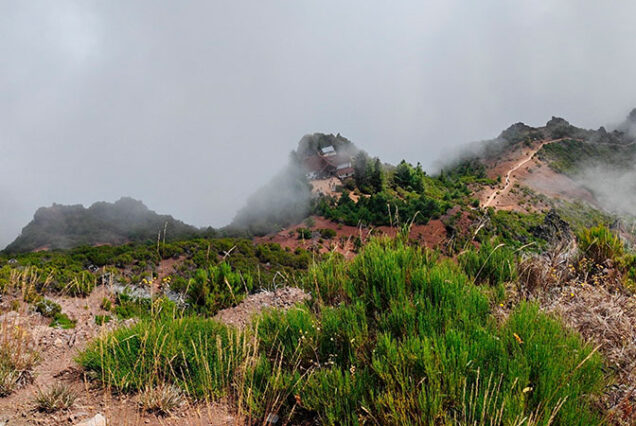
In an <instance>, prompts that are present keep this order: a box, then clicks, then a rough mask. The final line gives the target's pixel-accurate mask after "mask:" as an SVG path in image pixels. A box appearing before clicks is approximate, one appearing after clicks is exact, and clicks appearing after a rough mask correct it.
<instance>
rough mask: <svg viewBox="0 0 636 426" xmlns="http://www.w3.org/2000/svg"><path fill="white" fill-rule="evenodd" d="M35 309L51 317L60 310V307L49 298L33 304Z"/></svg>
mask: <svg viewBox="0 0 636 426" xmlns="http://www.w3.org/2000/svg"><path fill="white" fill-rule="evenodd" d="M35 310H36V311H37V312H39V313H40V314H42V316H44V317H47V318H53V317H55V316H56V315H59V314H60V313H61V312H62V307H61V306H60V305H59V304H58V303H55V302H54V301H52V300H50V299H42V300H40V301H39V302H37V303H36V305H35Z"/></svg>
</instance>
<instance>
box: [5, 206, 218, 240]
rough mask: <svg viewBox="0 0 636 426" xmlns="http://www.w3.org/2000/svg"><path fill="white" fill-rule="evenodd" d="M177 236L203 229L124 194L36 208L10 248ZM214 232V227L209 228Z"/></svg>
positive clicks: (184, 235) (192, 234)
mask: <svg viewBox="0 0 636 426" xmlns="http://www.w3.org/2000/svg"><path fill="white" fill-rule="evenodd" d="M164 231H165V238H166V239H167V240H174V239H179V238H189V237H194V236H197V235H199V234H200V233H201V232H202V231H200V230H199V229H197V228H195V227H193V226H190V225H187V224H185V223H183V222H181V221H179V220H177V219H175V218H173V217H172V216H170V215H160V214H157V213H155V212H154V211H152V210H150V209H148V207H146V206H145V205H144V204H143V203H142V202H141V201H138V200H134V199H132V198H127V197H123V198H121V199H119V200H118V201H116V202H114V203H108V202H97V203H94V204H93V205H91V206H90V207H88V208H86V207H84V206H82V205H79V204H78V205H72V206H64V205H60V204H53V206H51V207H42V208H40V209H38V210H37V211H36V212H35V215H34V216H33V220H32V221H31V222H30V223H29V224H28V225H27V226H25V227H24V228H23V229H22V232H21V234H20V236H19V237H18V238H16V239H15V241H13V242H12V243H11V244H9V245H8V246H7V248H6V251H7V252H18V251H32V250H40V249H47V250H53V249H66V248H72V247H76V246H80V245H90V246H92V245H102V244H109V245H117V244H123V243H127V242H143V241H148V240H156V239H157V236H158V234H159V233H161V238H164ZM208 232H211V231H208Z"/></svg>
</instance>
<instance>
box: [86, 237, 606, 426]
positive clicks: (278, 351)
mask: <svg viewBox="0 0 636 426" xmlns="http://www.w3.org/2000/svg"><path fill="white" fill-rule="evenodd" d="M495 252H497V251H495ZM502 253H503V252H502ZM489 254H490V253H488V254H485V255H482V256H481V257H480V258H481V259H485V258H488V255H489ZM490 259H493V257H492V256H491V257H490ZM496 259H498V258H495V259H493V260H492V262H493V263H497V262H498V261H499V260H496ZM509 259H510V258H509V257H508V255H506V256H505V257H502V259H500V260H501V261H503V262H506V261H508V260H509ZM471 262H475V264H477V263H479V261H478V260H474V259H472V260H471V261H470V262H467V263H466V264H465V265H464V269H466V270H467V271H474V270H475V269H476V267H473V266H467V265H468V264H469V263H470V264H471V265H472V263H471ZM460 263H461V262H460ZM489 271H490V272H488V274H487V276H488V277H489V278H488V280H484V281H487V282H489V283H490V278H492V279H493V280H494V281H496V282H499V281H501V280H505V279H508V278H510V277H511V275H509V273H508V272H507V269H506V267H505V266H496V265H495V266H493V267H492V268H490V267H489ZM471 275H472V272H471ZM480 275H481V274H475V276H476V278H479V276H480ZM473 281H476V282H479V281H482V280H480V279H474V278H473V279H472V280H471V279H470V278H469V277H468V276H466V275H465V273H464V272H463V270H462V268H461V267H460V266H459V265H458V264H456V263H454V262H452V261H450V260H438V259H437V257H436V256H433V255H431V254H430V253H428V252H426V251H422V250H420V249H418V248H415V247H411V246H408V245H406V244H405V243H404V242H403V241H402V240H401V239H397V240H372V241H371V242H370V243H369V244H368V245H367V246H365V247H364V248H363V249H362V251H361V253H360V254H359V255H358V256H357V257H356V258H355V259H354V260H353V261H350V262H349V261H345V260H343V259H342V258H341V257H339V256H337V255H333V256H331V257H330V258H329V259H328V260H326V261H325V262H322V263H318V264H317V265H315V266H314V267H312V268H311V270H310V272H309V274H308V276H307V279H306V283H307V288H308V289H309V290H311V291H313V292H314V294H313V296H314V298H313V300H314V301H313V302H311V303H309V304H307V305H304V306H300V307H298V308H296V309H291V310H287V311H284V312H283V311H278V310H271V311H269V312H266V313H265V314H264V315H262V316H261V318H260V319H258V320H256V321H255V323H254V324H253V325H252V326H251V327H248V328H247V329H246V330H245V331H237V330H235V329H233V328H231V327H228V326H225V325H222V324H219V323H217V322H215V321H213V320H209V319H205V318H201V317H184V318H179V317H176V318H174V317H172V318H171V317H163V318H155V319H152V320H143V321H141V322H139V323H138V324H136V325H134V326H132V327H129V328H123V329H119V330H116V331H114V332H113V333H111V334H109V335H108V336H106V337H103V338H101V339H98V340H96V341H95V342H93V343H92V344H91V345H89V347H88V348H87V349H86V350H85V351H84V352H83V353H82V354H81V355H80V357H79V362H80V363H81V364H82V365H83V366H84V367H85V368H87V369H88V370H90V371H93V372H94V373H93V374H95V376H96V377H97V378H99V379H100V380H101V381H102V382H103V383H104V384H107V385H109V386H111V387H113V388H114V389H116V390H119V391H122V392H133V391H143V390H144V389H146V388H147V387H148V386H150V387H157V386H163V385H174V386H178V387H179V388H180V389H181V390H182V391H183V392H184V393H185V394H186V395H188V396H190V397H192V398H197V399H201V398H218V397H220V396H228V397H230V398H231V399H232V400H233V401H235V402H236V404H237V405H238V406H239V408H240V409H241V411H242V413H243V414H245V415H246V416H247V417H248V418H252V419H254V420H255V421H259V419H260V421H263V420H265V419H267V418H271V417H270V415H276V416H279V417H282V418H283V419H287V420H289V421H291V422H301V421H304V420H309V419H313V420H315V421H319V422H321V423H326V424H358V423H363V422H367V421H369V422H377V423H381V424H396V423H418V422H421V421H422V420H423V419H424V420H425V421H426V422H428V423H454V422H461V421H467V422H470V423H472V422H474V421H478V422H481V423H491V422H494V423H504V424H514V423H519V422H521V421H522V420H523V419H527V418H532V419H533V420H534V421H536V423H548V422H549V421H554V422H556V423H558V424H596V423H598V422H599V421H600V419H599V417H598V414H597V412H596V409H595V408H594V401H595V398H597V397H598V395H599V392H600V390H601V389H602V387H603V385H604V383H605V378H606V377H605V373H604V371H603V362H602V359H601V357H600V356H599V354H598V353H596V350H595V348H593V347H591V346H588V345H586V344H585V343H584V342H583V341H582V339H581V338H580V337H579V336H578V335H577V334H575V333H573V332H571V331H568V330H567V329H565V328H564V327H563V326H562V325H561V324H560V322H559V321H557V320H556V319H554V318H551V317H549V316H547V315H545V314H543V313H541V312H540V311H539V310H538V308H537V306H535V305H533V304H528V303H520V304H519V305H518V306H516V307H514V309H513V310H512V312H511V313H510V315H509V317H508V318H507V319H506V320H504V321H498V320H496V319H495V318H494V316H493V314H492V312H491V306H492V304H493V302H492V301H491V300H490V299H489V298H488V294H490V291H489V290H488V289H487V288H482V287H480V286H479V285H476V284H473ZM487 287H490V286H487ZM550 419H551V420H550Z"/></svg>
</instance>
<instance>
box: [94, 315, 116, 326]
mask: <svg viewBox="0 0 636 426" xmlns="http://www.w3.org/2000/svg"><path fill="white" fill-rule="evenodd" d="M111 319H112V318H111V317H110V315H95V324H97V325H104V324H108V323H109V322H110V320H111Z"/></svg>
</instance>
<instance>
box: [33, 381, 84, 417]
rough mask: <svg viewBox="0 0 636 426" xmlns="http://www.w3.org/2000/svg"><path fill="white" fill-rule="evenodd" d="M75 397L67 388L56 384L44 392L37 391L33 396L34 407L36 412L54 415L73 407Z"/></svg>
mask: <svg viewBox="0 0 636 426" xmlns="http://www.w3.org/2000/svg"><path fill="white" fill-rule="evenodd" d="M76 398H77V395H76V394H75V392H73V391H72V390H71V389H70V388H69V387H68V386H66V385H64V384H62V383H56V384H54V385H53V386H51V387H50V388H49V389H47V390H46V391H42V390H41V389H40V390H38V392H37V394H36V395H35V406H36V408H37V410H38V411H41V412H44V413H55V412H56V411H59V410H67V409H69V408H71V406H73V403H74V402H75V399H76Z"/></svg>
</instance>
